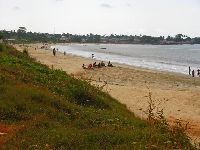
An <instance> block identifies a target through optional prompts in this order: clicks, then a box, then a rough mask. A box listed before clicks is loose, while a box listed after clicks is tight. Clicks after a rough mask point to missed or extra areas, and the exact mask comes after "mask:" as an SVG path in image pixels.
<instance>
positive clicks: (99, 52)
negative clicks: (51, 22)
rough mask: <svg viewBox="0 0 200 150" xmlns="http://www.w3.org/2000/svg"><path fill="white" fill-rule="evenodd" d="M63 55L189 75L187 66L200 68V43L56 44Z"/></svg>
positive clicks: (55, 46)
mask: <svg viewBox="0 0 200 150" xmlns="http://www.w3.org/2000/svg"><path fill="white" fill-rule="evenodd" d="M51 48H56V49H58V50H59V51H60V52H64V51H65V52H66V53H67V54H71V55H76V56H81V57H85V58H91V57H92V54H94V58H95V59H96V60H103V61H111V62H113V63H119V64H126V65H130V66H136V67H142V68H148V69H156V70H160V71H169V72H175V73H182V74H188V67H189V66H191V69H194V70H197V69H200V44H195V45H132V44H67V45H62V44H61V45H59V44H58V45H54V46H52V47H51Z"/></svg>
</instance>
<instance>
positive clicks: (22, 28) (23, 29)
mask: <svg viewBox="0 0 200 150" xmlns="http://www.w3.org/2000/svg"><path fill="white" fill-rule="evenodd" d="M17 32H18V33H26V27H19V29H18V30H17Z"/></svg>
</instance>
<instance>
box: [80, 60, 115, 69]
mask: <svg viewBox="0 0 200 150" xmlns="http://www.w3.org/2000/svg"><path fill="white" fill-rule="evenodd" d="M107 66H108V67H114V66H113V64H112V63H111V62H110V61H109V62H108V65H107ZM101 67H106V64H105V63H104V62H103V61H101V62H99V63H98V64H97V62H94V63H93V64H89V65H88V66H85V64H83V65H82V68H83V69H93V68H101Z"/></svg>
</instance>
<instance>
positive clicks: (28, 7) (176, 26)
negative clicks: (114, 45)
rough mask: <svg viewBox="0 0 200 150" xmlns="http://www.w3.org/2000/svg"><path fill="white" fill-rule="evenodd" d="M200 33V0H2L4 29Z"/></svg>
mask: <svg viewBox="0 0 200 150" xmlns="http://www.w3.org/2000/svg"><path fill="white" fill-rule="evenodd" d="M20 26H24V27H26V28H27V31H32V32H42V33H72V34H89V33H93V34H100V35H104V34H106V35H109V34H127V35H140V34H141V35H152V36H160V35H164V36H167V35H171V36H174V35H176V34H178V33H182V34H185V35H188V36H191V37H196V36H200V0H0V30H3V29H5V30H17V29H18V27H20Z"/></svg>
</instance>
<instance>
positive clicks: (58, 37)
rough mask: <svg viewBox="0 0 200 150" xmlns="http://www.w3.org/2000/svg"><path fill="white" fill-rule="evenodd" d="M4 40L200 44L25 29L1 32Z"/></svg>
mask: <svg viewBox="0 0 200 150" xmlns="http://www.w3.org/2000/svg"><path fill="white" fill-rule="evenodd" d="M1 35H2V36H1ZM1 37H2V38H4V39H5V40H8V41H9V42H13V43H34V42H36V43H37V42H43V43H46V42H49V43H51V42H55V43H59V42H61V43H65V42H66V43H68V42H80V43H119V44H163V45H165V44H200V37H195V38H190V37H188V36H187V35H183V34H177V35H175V36H174V37H172V36H168V37H166V38H165V37H164V36H158V37H154V36H147V35H139V36H138V35H116V34H111V35H103V36H102V35H98V34H92V33H90V34H87V35H77V34H75V35H73V34H70V33H63V34H49V33H37V32H31V31H28V32H27V29H26V28H25V27H19V29H18V30H17V31H15V30H11V31H6V30H0V39H1Z"/></svg>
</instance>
